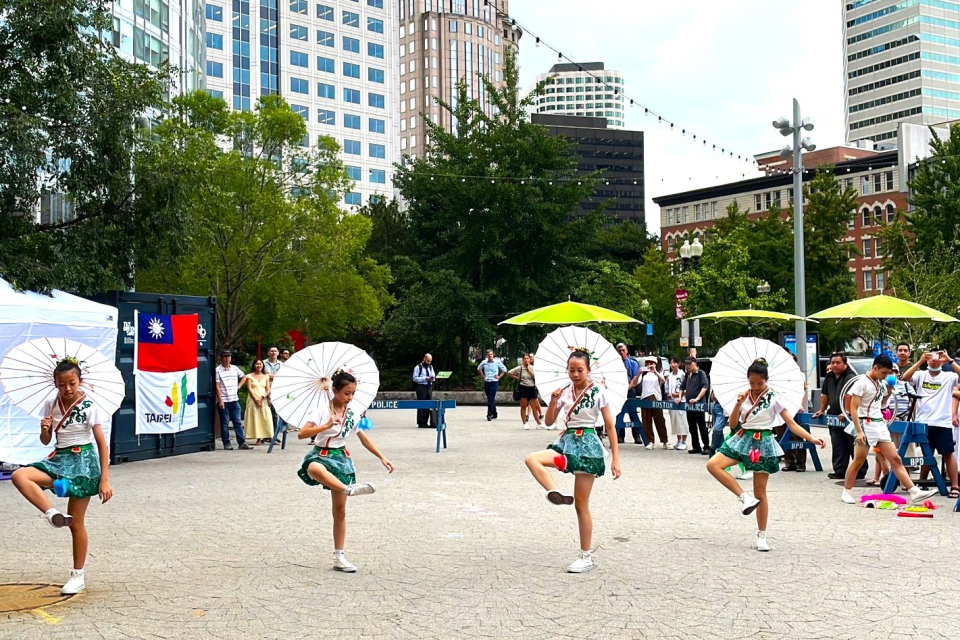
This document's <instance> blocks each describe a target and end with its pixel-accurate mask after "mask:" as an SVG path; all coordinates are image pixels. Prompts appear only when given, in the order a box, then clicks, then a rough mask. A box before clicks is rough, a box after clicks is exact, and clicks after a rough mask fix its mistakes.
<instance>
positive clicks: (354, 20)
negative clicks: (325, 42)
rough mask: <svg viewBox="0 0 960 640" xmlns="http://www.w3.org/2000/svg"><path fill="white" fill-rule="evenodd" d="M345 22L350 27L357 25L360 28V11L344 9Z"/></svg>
mask: <svg viewBox="0 0 960 640" xmlns="http://www.w3.org/2000/svg"><path fill="white" fill-rule="evenodd" d="M343 24H345V25H347V26H348V27H356V28H357V29H359V28H360V14H359V13H353V12H352V11H344V12H343Z"/></svg>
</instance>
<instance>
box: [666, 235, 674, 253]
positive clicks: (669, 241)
mask: <svg viewBox="0 0 960 640" xmlns="http://www.w3.org/2000/svg"><path fill="white" fill-rule="evenodd" d="M675 246H676V243H675V241H674V239H673V236H668V237H667V251H673V249H674V247H675Z"/></svg>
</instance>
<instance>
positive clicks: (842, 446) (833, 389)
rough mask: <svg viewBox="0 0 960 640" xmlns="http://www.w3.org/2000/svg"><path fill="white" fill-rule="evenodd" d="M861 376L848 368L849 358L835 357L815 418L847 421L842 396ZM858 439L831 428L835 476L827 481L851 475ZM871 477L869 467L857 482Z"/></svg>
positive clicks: (860, 473)
mask: <svg viewBox="0 0 960 640" xmlns="http://www.w3.org/2000/svg"><path fill="white" fill-rule="evenodd" d="M856 377H857V375H856V374H855V373H854V372H853V371H852V370H851V369H850V367H848V366H847V356H845V355H844V354H842V353H834V354H833V355H831V356H830V366H828V367H827V376H826V377H825V378H824V379H823V389H821V390H820V410H819V411H817V412H816V413H814V414H813V417H814V418H819V417H820V416H822V415H824V414H826V415H828V416H840V420H841V421H843V420H844V417H843V401H844V399H843V398H842V397H841V395H840V394H841V392H842V391H843V387H844V386H845V385H846V384H847V383H848V382H850V381H851V380H853V379H854V378H856ZM853 444H854V437H853V436H851V435H849V434H847V433H846V432H845V431H844V430H843V428H841V427H831V428H830V446H831V448H832V449H833V473H828V474H827V477H828V478H830V479H832V480H843V479H844V478H845V477H846V475H847V467H848V466H849V465H850V460H851V459H852V458H853ZM866 475H867V464H866V463H864V465H863V468H862V469H860V470H859V472H858V473H857V479H858V480H862V479H863V478H865V477H866Z"/></svg>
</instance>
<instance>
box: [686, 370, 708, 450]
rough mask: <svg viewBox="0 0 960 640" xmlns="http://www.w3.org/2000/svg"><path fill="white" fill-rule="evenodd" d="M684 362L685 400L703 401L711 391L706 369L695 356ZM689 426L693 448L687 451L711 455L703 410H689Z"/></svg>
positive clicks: (691, 402)
mask: <svg viewBox="0 0 960 640" xmlns="http://www.w3.org/2000/svg"><path fill="white" fill-rule="evenodd" d="M684 364H686V366H687V375H686V377H685V378H684V379H683V382H681V383H680V390H681V391H682V392H683V401H684V402H687V403H688V404H696V403H698V402H702V401H703V399H704V398H706V397H707V393H708V392H709V391H710V378H708V377H707V374H706V372H705V371H703V370H701V369H700V367H699V366H698V365H697V361H696V360H695V359H694V358H687V359H686V361H685V362H684ZM687 426H688V427H689V428H690V438H691V441H692V442H693V448H692V449H690V450H688V451H687V453H690V454H696V453H699V454H702V455H705V456H708V455H710V444H709V443H710V437H709V436H708V435H707V418H706V415H705V414H704V413H703V411H687ZM701 439H702V440H703V447H701V446H700V440H701Z"/></svg>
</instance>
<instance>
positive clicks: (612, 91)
mask: <svg viewBox="0 0 960 640" xmlns="http://www.w3.org/2000/svg"><path fill="white" fill-rule="evenodd" d="M544 81H546V83H547V85H546V88H545V92H546V95H542V96H540V97H539V98H537V103H536V104H535V105H534V106H533V109H532V110H533V113H552V114H555V115H561V116H585V117H588V118H606V120H607V126H608V127H610V128H611V129H622V128H623V127H624V120H625V115H624V98H623V89H624V79H623V74H622V73H620V72H619V71H611V70H609V69H604V68H603V63H602V62H584V63H563V64H555V65H553V67H551V68H550V72H549V73H543V74H540V75H539V76H537V82H536V84H540V83H541V82H544Z"/></svg>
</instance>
